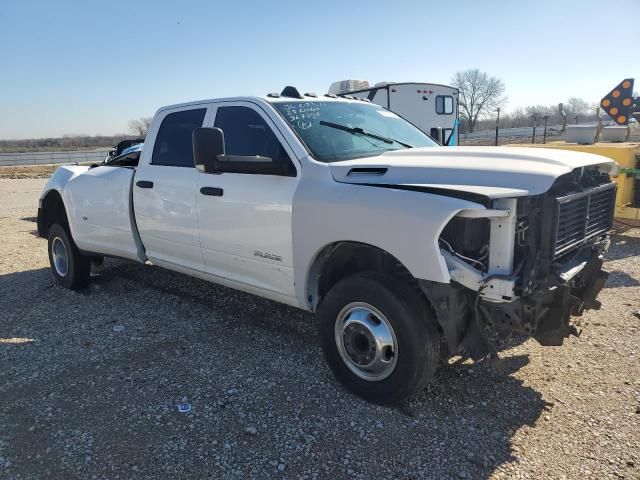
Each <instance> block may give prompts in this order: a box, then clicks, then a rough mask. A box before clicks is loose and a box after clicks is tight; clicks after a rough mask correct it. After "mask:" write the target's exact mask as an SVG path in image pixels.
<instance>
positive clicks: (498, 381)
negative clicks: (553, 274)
mask: <svg viewBox="0 0 640 480" xmlns="http://www.w3.org/2000/svg"><path fill="white" fill-rule="evenodd" d="M43 184H44V180H42V179H18V180H16V179H14V180H10V179H2V178H0V239H1V240H2V247H3V248H2V255H1V256H0V478H157V477H164V478H186V477H208V478H259V479H262V478H348V477H354V478H362V479H370V478H376V479H382V478H414V479H417V478H434V479H442V478H445V479H446V478H454V479H458V478H462V479H465V478H466V479H472V478H473V479H488V478H491V479H498V478H504V479H507V478H509V479H510V478H529V479H540V478H550V479H563V478H566V479H574V478H575V479H582V478H594V479H602V478H626V479H635V478H640V428H639V420H640V375H639V373H640V367H639V365H638V358H639V351H640V319H638V318H637V317H636V316H634V312H635V311H637V310H639V309H640V257H639V256H638V255H639V254H640V238H638V237H639V234H638V231H637V230H633V229H627V230H621V231H618V232H617V233H616V234H615V235H614V236H613V238H612V249H611V252H610V253H611V254H610V260H609V261H608V264H607V267H608V270H609V271H610V272H612V275H611V277H610V280H609V283H608V285H607V288H606V289H605V290H604V291H603V293H602V294H601V297H600V299H601V300H602V302H603V307H602V310H600V311H599V312H589V313H587V314H586V315H585V316H584V317H582V318H581V319H580V323H581V326H582V328H583V329H584V331H583V334H582V336H581V337H579V338H571V339H569V340H568V341H567V342H566V343H565V345H564V346H563V347H561V348H551V347H547V348H543V347H541V346H539V345H538V344H537V343H535V342H534V341H531V340H528V341H525V342H518V341H512V342H511V343H510V344H508V345H504V348H503V350H502V352H501V357H502V358H503V359H504V362H503V368H502V369H500V370H494V369H490V368H489V367H485V366H479V365H474V364H472V363H471V362H470V361H468V360H467V361H464V360H463V359H461V358H459V357H455V358H453V359H450V360H449V361H448V363H443V365H442V366H441V368H440V369H439V371H438V373H437V375H436V378H435V379H434V381H433V382H432V383H431V385H430V386H429V387H428V388H427V389H426V390H425V391H424V392H422V393H421V394H419V395H418V396H417V397H416V398H414V399H412V400H411V401H410V402H409V403H408V404H407V405H404V406H402V407H398V408H385V407H380V406H375V405H371V404H369V403H367V402H365V401H363V400H360V399H359V398H357V397H354V396H352V395H350V394H348V393H346V392H345V391H344V390H343V389H342V388H341V387H340V386H339V385H337V384H336V383H335V382H334V380H333V378H332V376H331V373H330V372H329V371H328V369H327V367H326V366H325V364H324V362H323V360H322V358H321V355H320V350H319V347H318V342H317V335H316V330H315V325H314V318H313V316H312V315H309V314H307V313H305V312H302V311H299V310H296V309H293V308H289V307H286V306H282V305H279V304H276V303H273V302H270V301H267V300H262V299H260V298H257V297H253V296H250V295H247V294H243V293H238V292H235V291H232V290H229V289H226V288H222V287H217V286H215V285H212V284H208V283H205V282H202V281H199V280H194V279H191V278H188V277H186V276H183V275H179V274H174V273H171V272H167V271H163V270H161V269H158V268H150V267H144V266H141V265H135V264H131V263H126V262H123V261H116V260H107V261H106V262H105V265H104V267H103V268H102V269H101V270H100V272H98V273H97V275H96V276H95V277H94V278H93V283H92V285H91V287H90V288H89V289H88V290H87V291H86V292H82V293H75V292H70V291H67V290H64V289H62V288H60V287H58V286H55V285H53V283H52V277H51V275H50V273H49V267H48V261H47V256H46V243H45V241H44V240H42V239H39V238H37V237H36V236H35V235H34V234H33V233H34V230H35V223H34V220H35V219H34V216H35V215H36V207H37V197H38V193H39V191H40V189H41V187H42V185H43ZM181 402H189V403H190V404H191V406H192V411H191V412H190V413H180V412H178V410H177V405H178V404H179V403H181Z"/></svg>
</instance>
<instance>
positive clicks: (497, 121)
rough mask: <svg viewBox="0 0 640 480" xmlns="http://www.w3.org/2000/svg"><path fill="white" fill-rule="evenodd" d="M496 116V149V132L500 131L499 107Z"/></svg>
mask: <svg viewBox="0 0 640 480" xmlns="http://www.w3.org/2000/svg"><path fill="white" fill-rule="evenodd" d="M496 112H498V116H497V117H496V147H497V146H498V130H499V129H500V107H498V108H497V109H496Z"/></svg>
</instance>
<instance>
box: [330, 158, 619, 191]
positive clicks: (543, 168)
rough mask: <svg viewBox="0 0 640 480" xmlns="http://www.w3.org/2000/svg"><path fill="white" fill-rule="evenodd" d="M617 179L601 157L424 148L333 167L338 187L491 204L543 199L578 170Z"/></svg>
mask: <svg viewBox="0 0 640 480" xmlns="http://www.w3.org/2000/svg"><path fill="white" fill-rule="evenodd" d="M587 166H598V168H599V170H601V171H603V172H607V173H609V174H612V175H614V174H616V173H617V165H616V163H615V162H614V161H612V160H610V159H608V158H606V157H603V156H601V155H594V154H591V153H583V152H573V151H568V150H554V149H549V148H526V147H525V148H523V147H425V148H409V149H404V150H395V151H391V152H386V153H383V154H382V155H379V156H377V157H368V158H360V159H356V160H346V161H342V162H334V163H331V164H330V168H331V173H332V175H333V178H334V179H335V180H336V181H337V182H342V183H353V184H367V185H380V186H387V187H393V186H397V187H403V188H412V189H413V188H415V189H425V190H430V189H432V190H435V191H441V190H446V191H454V192H462V193H469V194H473V195H481V196H484V197H488V198H502V197H519V196H525V195H539V194H541V193H544V192H546V191H547V190H549V188H551V185H552V184H553V182H554V181H555V180H556V179H557V178H558V177H560V176H561V175H564V174H565V173H569V172H571V171H572V170H574V169H575V168H579V167H587Z"/></svg>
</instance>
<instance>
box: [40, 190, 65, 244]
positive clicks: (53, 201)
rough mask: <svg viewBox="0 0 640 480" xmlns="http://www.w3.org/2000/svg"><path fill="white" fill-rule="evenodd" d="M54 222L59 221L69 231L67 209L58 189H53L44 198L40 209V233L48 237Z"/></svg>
mask: <svg viewBox="0 0 640 480" xmlns="http://www.w3.org/2000/svg"><path fill="white" fill-rule="evenodd" d="M54 223H59V224H60V225H62V226H63V227H64V228H65V229H67V231H68V229H69V221H68V220H67V210H66V209H65V208H64V202H63V201H62V197H61V196H60V193H59V192H57V191H56V190H51V191H50V192H49V193H47V194H46V195H45V197H44V198H43V199H42V203H41V204H40V208H39V209H38V235H40V236H41V237H44V238H46V237H47V236H48V235H49V229H50V228H51V225H53V224H54Z"/></svg>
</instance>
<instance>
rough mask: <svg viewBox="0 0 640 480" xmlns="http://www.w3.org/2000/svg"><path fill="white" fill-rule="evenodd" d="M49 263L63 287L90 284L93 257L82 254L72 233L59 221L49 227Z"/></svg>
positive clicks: (71, 287) (75, 288)
mask: <svg viewBox="0 0 640 480" xmlns="http://www.w3.org/2000/svg"><path fill="white" fill-rule="evenodd" d="M49 264H50V265H51V272H52V273H53V276H54V278H55V279H56V281H57V282H58V283H59V284H60V285H62V286H63V287H66V288H70V289H71V290H77V289H79V288H83V287H86V286H87V285H88V284H89V276H90V274H91V257H87V256H85V255H82V254H81V253H80V252H79V251H78V247H76V244H75V243H74V242H73V240H72V239H71V235H70V234H69V233H68V232H67V230H66V229H65V228H64V227H62V226H61V225H58V224H57V223H56V224H54V225H52V226H51V228H49Z"/></svg>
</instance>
